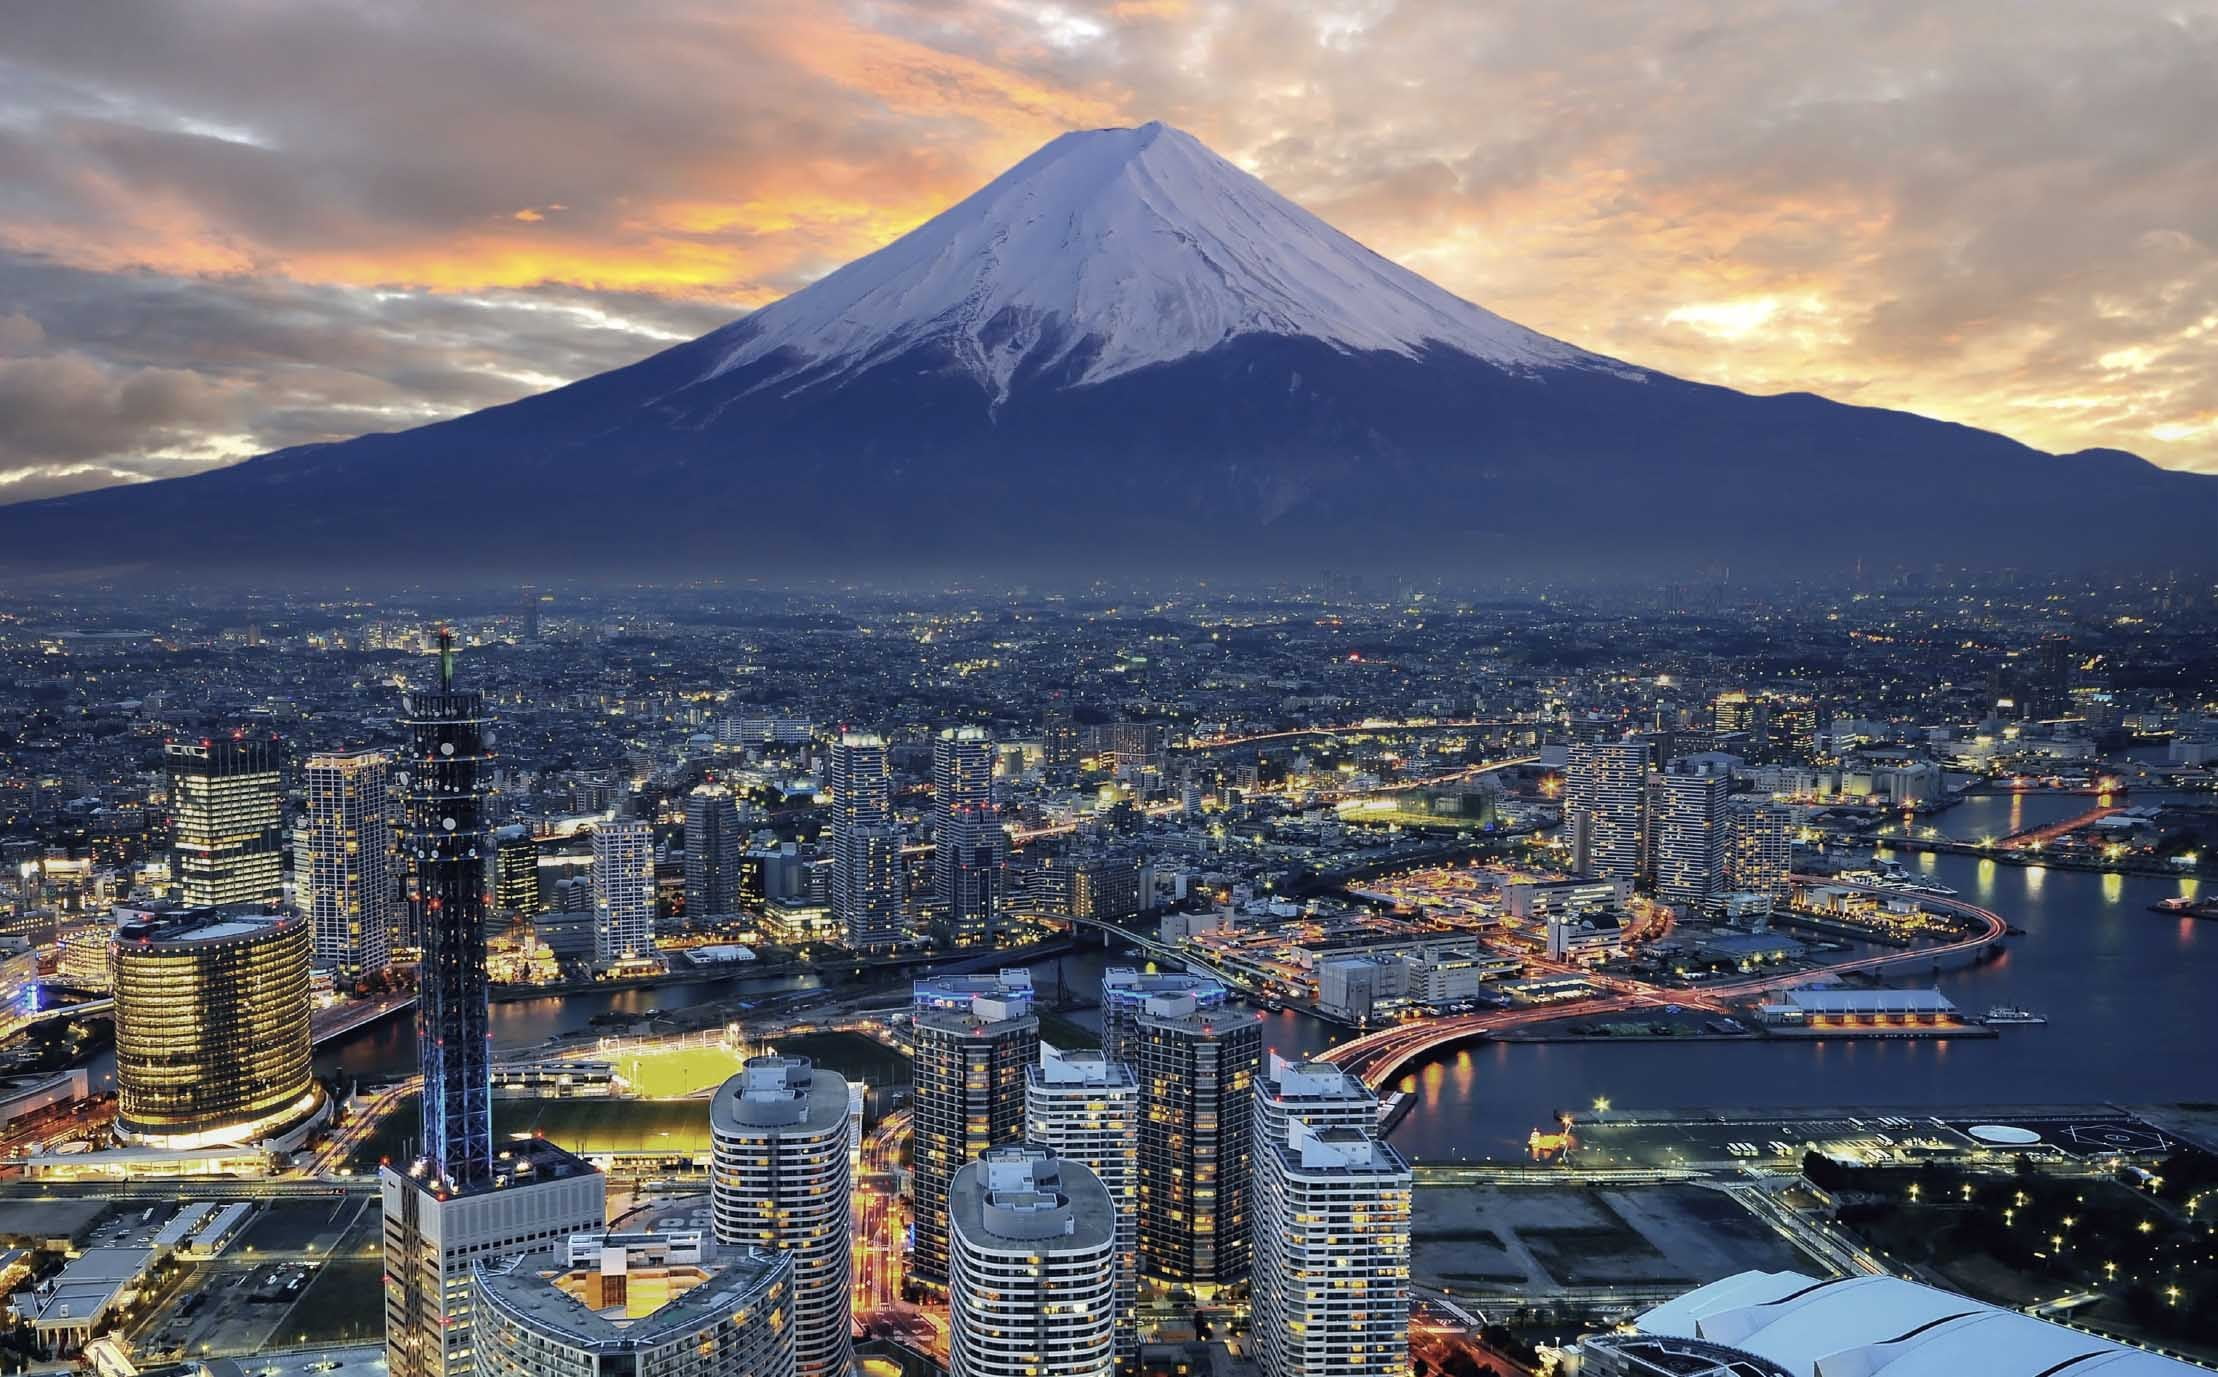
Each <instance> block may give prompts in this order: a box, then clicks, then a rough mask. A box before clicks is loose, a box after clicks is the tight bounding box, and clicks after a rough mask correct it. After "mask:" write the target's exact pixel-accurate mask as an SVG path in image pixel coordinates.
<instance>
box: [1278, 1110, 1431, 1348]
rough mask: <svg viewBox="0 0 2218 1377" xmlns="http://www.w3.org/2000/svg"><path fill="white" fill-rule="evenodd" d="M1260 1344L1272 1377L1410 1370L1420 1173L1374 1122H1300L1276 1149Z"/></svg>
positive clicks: (1292, 1120) (1288, 1126) (1290, 1124)
mask: <svg viewBox="0 0 2218 1377" xmlns="http://www.w3.org/2000/svg"><path fill="white" fill-rule="evenodd" d="M1267 1152H1268V1155H1269V1163H1270V1164H1269V1166H1268V1168H1267V1169H1266V1170H1267V1171H1268V1174H1269V1177H1270V1180H1271V1183H1272V1184H1271V1186H1270V1189H1269V1192H1268V1194H1267V1195H1265V1196H1263V1197H1262V1198H1261V1199H1260V1200H1259V1206H1260V1209H1259V1212H1258V1215H1257V1219H1256V1229H1255V1232H1256V1260H1255V1287H1254V1292H1253V1300H1254V1330H1253V1333H1254V1341H1255V1348H1256V1353H1257V1357H1258V1360H1259V1364H1260V1366H1261V1367H1262V1369H1263V1371H1264V1372H1266V1373H1269V1374H1270V1375H1271V1377H1407V1374H1408V1372H1409V1370H1410V1362H1409V1211H1410V1170H1409V1164H1408V1163H1407V1162H1405V1161H1403V1160H1402V1158H1401V1155H1400V1154H1399V1153H1397V1152H1395V1151H1394V1149H1392V1148H1390V1147H1388V1146H1387V1145H1386V1144H1384V1143H1382V1142H1380V1141H1379V1140H1378V1138H1377V1137H1376V1136H1375V1135H1374V1134H1373V1133H1372V1131H1371V1130H1370V1129H1369V1128H1363V1127H1349V1126H1342V1125H1328V1126H1326V1127H1322V1128H1313V1127H1311V1126H1310V1125H1309V1124H1308V1123H1307V1122H1305V1121H1304V1120H1302V1119H1301V1118H1298V1117H1295V1118H1290V1119H1289V1120H1288V1121H1287V1124H1286V1136H1285V1138H1284V1139H1283V1140H1280V1139H1273V1140H1272V1141H1271V1142H1270V1143H1269V1144H1268V1148H1267Z"/></svg>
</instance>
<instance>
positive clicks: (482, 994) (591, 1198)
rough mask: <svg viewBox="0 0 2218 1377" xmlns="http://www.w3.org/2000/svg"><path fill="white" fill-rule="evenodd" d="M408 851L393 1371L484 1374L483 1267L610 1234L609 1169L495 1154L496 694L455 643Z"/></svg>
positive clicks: (513, 1150)
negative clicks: (406, 1025) (418, 1115)
mask: <svg viewBox="0 0 2218 1377" xmlns="http://www.w3.org/2000/svg"><path fill="white" fill-rule="evenodd" d="M403 706H404V717H403V721H404V722H405V723H406V724H407V726H408V728H409V736H410V745H409V752H408V756H407V762H408V763H407V768H406V777H405V779H404V780H403V788H404V790H405V796H406V799H407V817H406V827H405V830H404V831H403V833H402V840H401V854H402V856H403V858H404V859H405V860H406V862H407V863H408V865H409V866H410V868H411V869H412V871H413V872H414V876H415V883H414V886H413V890H412V899H411V902H412V905H413V907H414V909H415V917H416V928H417V932H418V935H419V940H420V941H421V943H422V946H423V965H422V970H421V971H420V973H419V974H418V976H417V982H416V992H417V993H416V1046H417V1050H418V1054H419V1056H420V1057H421V1060H422V1065H423V1126H424V1128H423V1132H424V1137H423V1153H422V1155H421V1156H420V1157H419V1158H418V1159H417V1160H416V1161H415V1162H414V1163H412V1164H410V1165H409V1166H407V1167H405V1168H403V1167H397V1166H391V1165H388V1166H386V1167H384V1168H382V1169H381V1170H380V1171H379V1172H378V1186H379V1191H380V1196H381V1204H382V1206H383V1209H384V1245H385V1279H386V1280H385V1354H386V1364H387V1368H388V1371H389V1372H390V1374H391V1377H462V1374H464V1373H467V1372H470V1371H471V1370H472V1357H471V1342H472V1332H471V1314H472V1312H471V1307H470V1265H471V1263H472V1262H473V1261H474V1260H476V1259H478V1258H482V1257H485V1256H488V1255H490V1254H494V1253H498V1252H503V1251H518V1250H520V1249H521V1248H523V1247H537V1246H541V1245H543V1244H544V1242H545V1241H546V1240H549V1239H556V1238H562V1237H564V1236H566V1235H568V1234H571V1233H582V1232H584V1231H586V1230H588V1229H596V1228H599V1227H600V1225H601V1223H602V1221H603V1215H604V1212H605V1208H606V1196H605V1195H604V1193H603V1183H602V1181H601V1177H600V1173H598V1172H596V1171H594V1170H593V1168H591V1167H590V1166H587V1165H586V1164H585V1163H584V1162H581V1161H579V1160H578V1159H577V1158H575V1157H573V1156H571V1155H570V1154H569V1153H567V1152H564V1151H563V1150H562V1149H560V1148H558V1147H556V1146H554V1145H553V1144H552V1143H549V1142H547V1141H546V1140H544V1139H538V1138H533V1139H527V1140H524V1141H522V1142H519V1143H517V1144H516V1145H514V1146H512V1147H509V1148H507V1149H505V1150H503V1151H501V1152H499V1153H497V1154H496V1153H495V1151H494V1149H493V1091H492V1065H491V1057H490V1048H489V1046H488V1040H489V1036H490V1034H489V1031H488V1026H487V1024H488V1020H487V1007H486V996H487V982H486V975H485V908H486V856H485V851H486V847H487V845H488V838H487V835H486V831H485V817H484V803H485V796H484V782H483V780H482V779H481V777H480V774H479V770H480V768H481V767H482V766H483V765H484V764H485V762H486V761H487V760H489V759H490V758H491V756H490V753H489V752H488V751H487V750H486V746H485V720H484V719H485V713H484V701H483V699H482V697H481V696H480V695H479V694H477V693H474V692H469V691H466V690H462V689H457V688H456V687H455V686H454V646H453V640H452V638H451V637H450V636H449V635H448V634H447V633H446V632H444V631H442V632H441V633H440V635H439V684H438V687H437V688H435V689H426V690H421V691H418V692H414V693H411V694H409V695H408V696H407V697H406V699H405V700H404V704H403Z"/></svg>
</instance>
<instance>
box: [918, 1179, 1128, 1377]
mask: <svg viewBox="0 0 2218 1377" xmlns="http://www.w3.org/2000/svg"><path fill="white" fill-rule="evenodd" d="M948 1216H949V1220H948V1235H949V1241H950V1244H951V1250H952V1251H951V1254H950V1264H951V1272H950V1277H949V1285H948V1370H949V1372H950V1373H951V1374H952V1377H1109V1374H1110V1373H1111V1372H1113V1371H1115V1369H1116V1331H1117V1327H1118V1325H1119V1323H1120V1322H1121V1321H1120V1317H1119V1316H1118V1313H1117V1301H1116V1255H1117V1237H1116V1207H1115V1206H1114V1205H1113V1204H1112V1203H1111V1201H1110V1198H1109V1192H1108V1191H1107V1190H1106V1189H1104V1188H1103V1186H1102V1184H1101V1182H1100V1181H1099V1180H1097V1179H1095V1177H1094V1174H1093V1173H1092V1172H1090V1171H1088V1170H1086V1168H1085V1167H1083V1166H1080V1165H1079V1164H1078V1163H1076V1162H1071V1161H1065V1160H1061V1159H1058V1158H1057V1157H1055V1156H1054V1155H1053V1154H1051V1153H1049V1152H1048V1151H1047V1150H1045V1149H1043V1148H1037V1147H1029V1146H1015V1145H1012V1146H1009V1147H999V1148H994V1149H992V1150H990V1151H988V1152H985V1153H983V1154H981V1155H980V1157H979V1159H978V1160H977V1161H975V1162H971V1163H969V1164H967V1165H966V1166H964V1167H963V1169H962V1170H961V1171H959V1172H957V1173H956V1174H955V1179H954V1181H953V1182H952V1183H951V1184H950V1190H949V1196H948Z"/></svg>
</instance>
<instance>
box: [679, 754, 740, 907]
mask: <svg viewBox="0 0 2218 1377" xmlns="http://www.w3.org/2000/svg"><path fill="white" fill-rule="evenodd" d="M739 844H740V835H739V806H738V804H736V803H735V802H733V800H732V791H731V790H729V789H726V788H723V787H721V786H719V785H715V784H704V785H702V786H701V787H700V788H698V789H695V790H694V791H693V792H692V793H690V794H687V795H686V796H685V915H686V917H688V918H710V917H715V916H718V915H720V914H726V913H737V912H739V849H740V848H739Z"/></svg>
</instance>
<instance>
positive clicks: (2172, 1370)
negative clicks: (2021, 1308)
mask: <svg viewBox="0 0 2218 1377" xmlns="http://www.w3.org/2000/svg"><path fill="white" fill-rule="evenodd" d="M1634 1326H1635V1328H1636V1329H1637V1330H1638V1331H1639V1332H1640V1333H1643V1334H1660V1335H1672V1336H1676V1337H1681V1338H1688V1339H1700V1340H1703V1341H1704V1342H1706V1343H1711V1344H1719V1345H1723V1346H1725V1347H1729V1348H1734V1349H1738V1350H1740V1351H1741V1352H1742V1353H1746V1354H1752V1355H1754V1356H1755V1357H1757V1358H1759V1359H1762V1360H1764V1361H1765V1362H1768V1363H1772V1364H1775V1365H1776V1366H1777V1367H1778V1368H1780V1369H1781V1370H1783V1371H1784V1372H1786V1373H1787V1374H1788V1375H1789V1377H1831V1374H1834V1373H1853V1374H1856V1377H1972V1374H1977V1377H2046V1375H2047V1374H2050V1373H2070V1374H2071V1377H2190V1374H2195V1373H2204V1372H2207V1369H2205V1368H2200V1367H2196V1366H2194V1365H2192V1364H2190V1363H2183V1362H2180V1361H2178V1360H2177V1359H2173V1358H2166V1357H2164V1356H2162V1355H2160V1354H2156V1353H2150V1352H2148V1351H2147V1350H2145V1349H2139V1348H2128V1347H2126V1346H2125V1345H2123V1344H2117V1343H2112V1342H2111V1341H2110V1340H2108V1339H2103V1338H2099V1337H2097V1336H2096V1335H2093V1334H2090V1333H2088V1332H2086V1331H2085V1330H2081V1329H2067V1328H2065V1327H2064V1326H2063V1325H2059V1324H2051V1323H2049V1322H2048V1321H2046V1320H2038V1319H2035V1318H2033V1317H2032V1316H2030V1315H2026V1314H2021V1313H2020V1312H2018V1311H2015V1310H2005V1309H2002V1308H2001V1307H1999V1306H1993V1305H1989V1304H1987V1303H1986V1302H1984V1301H1976V1300H1973V1299H1971V1298H1970V1297H1968V1296H1960V1295H1957V1294H1956V1293H1955V1292H1953V1291H1943V1290H1940V1289H1939V1288H1937V1287H1932V1286H1921V1285H1919V1284H1918V1283H1917V1282H1914V1281H1904V1280H1902V1279H1901V1278H1899V1277H1891V1276H1876V1277H1875V1276H1861V1275H1858V1276H1850V1277H1840V1278H1836V1279H1834V1280H1831V1281H1820V1280H1818V1279H1817V1278H1816V1277H1810V1276H1804V1275H1802V1274H1801V1273H1799V1272H1741V1273H1738V1274H1736V1275H1734V1276H1729V1277H1726V1278H1723V1279H1722V1280H1719V1281H1713V1282H1711V1283H1710V1284H1709V1285H1707V1286H1703V1287H1698V1288H1696V1289H1695V1290H1692V1291H1689V1292H1688V1293H1687V1294H1685V1295H1683V1296H1680V1297H1679V1298H1677V1299H1676V1300H1669V1301H1665V1302H1664V1303H1663V1304H1662V1305H1659V1306H1657V1307H1656V1308H1655V1309H1653V1310H1651V1311H1649V1312H1648V1313H1647V1314H1645V1315H1642V1316H1641V1317H1640V1318H1639V1319H1638V1320H1636V1321H1634ZM1678 1370H1684V1369H1678Z"/></svg>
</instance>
